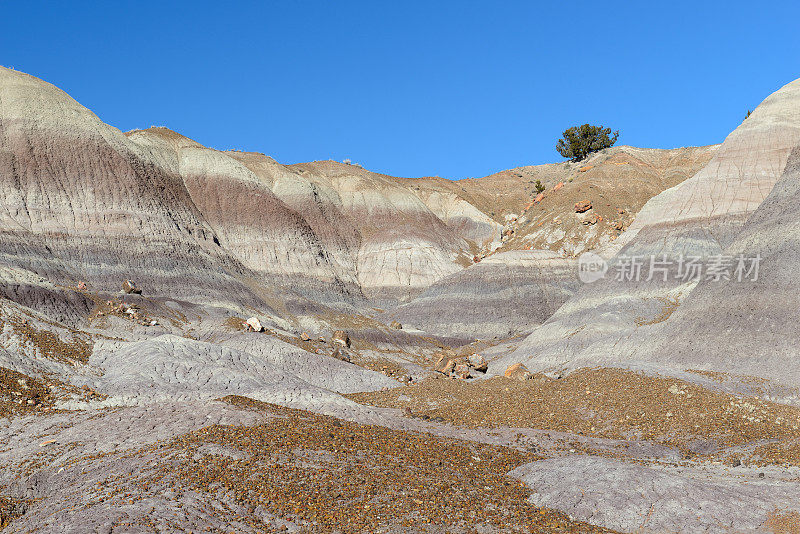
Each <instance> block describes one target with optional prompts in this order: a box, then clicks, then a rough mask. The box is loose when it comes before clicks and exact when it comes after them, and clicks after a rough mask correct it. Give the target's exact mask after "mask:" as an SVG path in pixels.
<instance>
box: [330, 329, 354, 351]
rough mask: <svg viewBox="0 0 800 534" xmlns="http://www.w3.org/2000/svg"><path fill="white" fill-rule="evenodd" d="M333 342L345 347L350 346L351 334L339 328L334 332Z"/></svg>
mask: <svg viewBox="0 0 800 534" xmlns="http://www.w3.org/2000/svg"><path fill="white" fill-rule="evenodd" d="M331 343H337V344H339V345H341V346H343V347H348V348H349V347H350V336H348V335H347V332H345V331H344V330H337V331H336V332H334V333H333V337H332V338H331Z"/></svg>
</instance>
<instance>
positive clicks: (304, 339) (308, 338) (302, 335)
mask: <svg viewBox="0 0 800 534" xmlns="http://www.w3.org/2000/svg"><path fill="white" fill-rule="evenodd" d="M300 339H302V340H303V341H309V340H311V338H310V337H308V334H307V333H306V332H303V333H302V334H300Z"/></svg>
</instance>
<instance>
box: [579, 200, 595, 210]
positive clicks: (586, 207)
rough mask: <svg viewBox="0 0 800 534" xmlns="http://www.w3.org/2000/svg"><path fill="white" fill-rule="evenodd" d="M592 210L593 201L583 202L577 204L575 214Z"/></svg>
mask: <svg viewBox="0 0 800 534" xmlns="http://www.w3.org/2000/svg"><path fill="white" fill-rule="evenodd" d="M590 209H592V201H591V200H583V201H581V202H576V203H575V213H584V212H586V211H589V210H590Z"/></svg>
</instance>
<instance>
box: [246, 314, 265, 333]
mask: <svg viewBox="0 0 800 534" xmlns="http://www.w3.org/2000/svg"><path fill="white" fill-rule="evenodd" d="M247 329H248V330H252V331H253V332H263V331H264V327H263V326H261V321H259V320H258V317H250V318H249V319H248V320H247Z"/></svg>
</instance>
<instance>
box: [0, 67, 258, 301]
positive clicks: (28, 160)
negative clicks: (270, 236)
mask: <svg viewBox="0 0 800 534" xmlns="http://www.w3.org/2000/svg"><path fill="white" fill-rule="evenodd" d="M160 163H161V162H160V161H159V159H158V158H157V157H155V156H154V155H153V153H152V152H151V151H148V150H142V149H141V148H140V147H139V146H138V145H136V144H135V143H133V142H132V141H130V140H129V139H128V138H126V137H125V136H124V135H123V134H122V133H121V132H120V131H119V130H117V129H115V128H112V127H110V126H107V125H105V124H104V123H103V122H102V121H100V120H99V119H98V118H97V117H96V116H95V115H94V114H92V113H91V112H90V111H89V110H87V109H86V108H84V107H83V106H81V105H80V104H78V103H77V102H75V101H74V100H73V99H72V98H70V97H69V96H68V95H66V94H65V93H63V92H62V91H60V90H58V89H56V88H55V87H53V86H51V85H49V84H47V83H45V82H42V81H41V80H38V79H36V78H33V77H32V76H28V75H26V74H22V73H18V72H15V71H11V70H8V69H0V198H2V203H1V204H0V233H1V234H2V239H0V262H2V264H3V265H5V266H7V268H10V269H12V270H15V271H16V272H17V273H20V272H23V271H28V272H30V273H35V274H34V275H29V276H27V279H28V280H30V279H32V277H34V276H38V277H42V278H45V279H47V280H49V281H50V282H52V283H54V284H56V285H75V284H76V283H77V281H79V280H86V281H88V282H90V283H92V284H94V285H95V286H103V287H106V288H111V287H113V286H118V284H121V282H122V280H124V279H127V278H131V279H136V280H141V281H142V282H144V283H146V284H147V286H148V288H150V290H151V291H164V292H166V291H167V290H169V292H170V293H171V294H172V295H173V296H181V295H185V294H187V293H189V291H190V290H191V292H192V295H193V297H194V298H196V299H198V300H208V301H215V300H220V298H222V296H223V295H224V296H225V298H226V299H230V300H238V301H240V302H243V303H248V304H257V303H258V299H257V298H255V297H254V296H253V295H252V293H251V292H250V291H249V290H247V288H245V287H244V286H243V285H242V284H241V283H240V282H239V281H238V280H237V277H238V276H241V275H242V274H243V273H245V272H246V269H245V268H244V267H243V266H242V265H241V264H240V263H238V262H236V261H235V260H234V259H233V258H231V257H230V256H229V255H228V254H226V253H225V251H224V250H223V249H221V247H220V246H219V245H218V244H217V243H216V242H215V234H214V231H213V229H212V228H211V227H210V226H209V225H208V224H207V222H206V221H205V220H204V219H203V217H202V215H201V214H200V212H199V211H198V210H197V208H196V207H195V206H194V204H193V202H192V200H191V196H190V195H189V193H188V191H187V190H186V188H185V186H184V182H183V179H182V178H181V176H180V175H178V174H176V173H173V172H170V170H169V169H166V168H164V167H163V166H162V165H161V164H160ZM21 279H22V282H20V280H21ZM10 284H11V285H14V286H15V287H14V288H12V289H10V290H9V289H6V290H5V291H6V292H9V291H11V292H14V293H15V294H17V295H21V297H20V300H21V301H22V302H23V303H25V302H28V301H32V302H35V300H36V298H35V297H31V298H28V297H26V294H31V295H36V294H37V293H40V292H41V288H42V287H43V286H38V285H31V286H30V287H24V286H26V285H27V282H26V281H25V276H19V275H18V276H16V277H15V280H14V281H12V282H10ZM52 296H53V299H54V300H59V299H60V296H59V295H58V294H57V293H53V294H52Z"/></svg>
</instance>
